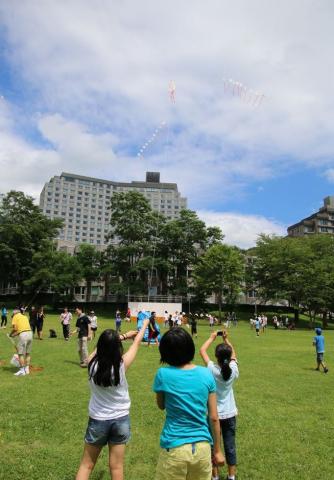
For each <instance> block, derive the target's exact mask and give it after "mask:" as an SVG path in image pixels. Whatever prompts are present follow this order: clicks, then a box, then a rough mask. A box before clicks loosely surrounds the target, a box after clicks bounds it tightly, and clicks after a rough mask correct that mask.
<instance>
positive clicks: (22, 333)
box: [10, 308, 32, 376]
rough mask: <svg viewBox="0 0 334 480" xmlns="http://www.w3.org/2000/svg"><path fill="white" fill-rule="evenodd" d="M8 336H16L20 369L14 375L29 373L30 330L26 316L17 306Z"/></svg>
mask: <svg viewBox="0 0 334 480" xmlns="http://www.w3.org/2000/svg"><path fill="white" fill-rule="evenodd" d="M10 336H11V337H17V344H16V348H17V353H18V356H19V362H20V369H19V371H18V372H16V373H14V375H16V376H21V375H29V365H30V354H31V347H32V331H31V328H30V324H29V320H28V317H26V316H25V315H23V314H22V313H21V311H20V309H19V308H15V309H14V311H13V318H12V331H11V333H10Z"/></svg>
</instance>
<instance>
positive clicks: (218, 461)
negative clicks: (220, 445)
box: [213, 450, 225, 467]
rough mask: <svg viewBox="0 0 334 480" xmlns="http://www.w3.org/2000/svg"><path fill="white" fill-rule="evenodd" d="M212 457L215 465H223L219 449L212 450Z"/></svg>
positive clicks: (222, 457)
mask: <svg viewBox="0 0 334 480" xmlns="http://www.w3.org/2000/svg"><path fill="white" fill-rule="evenodd" d="M213 458H214V462H215V465H217V467H222V466H223V465H225V457H224V455H223V453H222V451H221V450H219V451H218V452H214V454H213Z"/></svg>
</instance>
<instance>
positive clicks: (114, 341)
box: [76, 320, 149, 480]
mask: <svg viewBox="0 0 334 480" xmlns="http://www.w3.org/2000/svg"><path fill="white" fill-rule="evenodd" d="M148 322H149V321H148V320H144V322H143V326H142V328H141V329H140V331H139V332H137V331H130V332H127V333H125V334H124V335H119V333H118V332H116V331H115V330H111V329H109V330H105V331H104V332H102V333H101V335H100V338H99V339H98V342H97V347H96V350H95V351H94V352H93V353H92V354H91V355H90V357H89V363H88V374H89V386H90V390H91V397H90V402H89V421H88V426H87V430H86V435H85V446H84V452H83V456H82V459H81V463H80V467H79V470H78V473H77V476H76V480H87V479H88V478H89V477H90V474H91V473H92V471H93V469H94V466H95V464H96V462H97V459H98V457H99V455H100V452H101V450H102V448H103V447H104V446H105V445H106V444H108V446H109V466H110V474H111V478H115V479H116V478H117V480H123V464H124V455H125V445H126V444H127V443H128V441H129V440H130V419H129V411H130V404H131V402H130V397H129V391H128V383H127V380H126V377H125V373H126V371H127V370H128V368H129V367H130V366H131V364H132V362H133V361H134V359H135V358H136V355H137V352H138V349H139V346H140V342H141V341H142V339H143V336H144V333H145V330H146V328H147V326H148ZM127 338H134V342H133V343H132V345H131V347H130V348H129V350H128V351H127V352H126V353H124V354H123V345H122V340H126V339H127Z"/></svg>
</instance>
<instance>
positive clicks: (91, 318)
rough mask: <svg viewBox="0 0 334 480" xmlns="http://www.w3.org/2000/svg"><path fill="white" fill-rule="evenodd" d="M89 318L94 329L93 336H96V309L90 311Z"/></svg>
mask: <svg viewBox="0 0 334 480" xmlns="http://www.w3.org/2000/svg"><path fill="white" fill-rule="evenodd" d="M88 318H89V320H90V328H91V329H92V332H93V333H92V334H93V338H95V334H96V330H97V316H96V315H95V313H94V310H91V311H90V312H89V315H88Z"/></svg>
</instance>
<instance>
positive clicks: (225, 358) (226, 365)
mask: <svg viewBox="0 0 334 480" xmlns="http://www.w3.org/2000/svg"><path fill="white" fill-rule="evenodd" d="M215 353H216V358H217V361H218V365H219V366H220V371H221V374H222V377H223V380H225V382H227V380H229V379H230V377H231V375H232V370H231V367H230V361H231V356H232V348H231V347H230V346H229V345H226V344H225V343H221V344H220V345H217V347H216V352H215Z"/></svg>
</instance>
